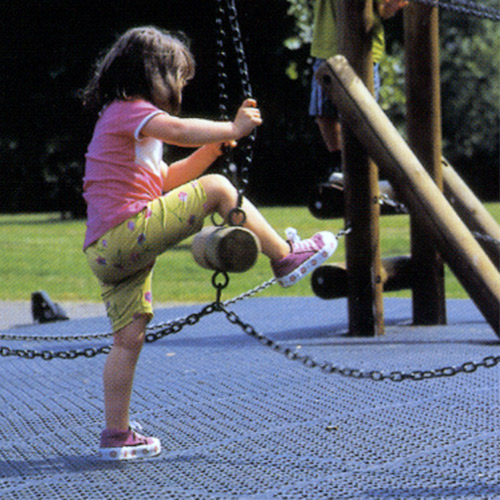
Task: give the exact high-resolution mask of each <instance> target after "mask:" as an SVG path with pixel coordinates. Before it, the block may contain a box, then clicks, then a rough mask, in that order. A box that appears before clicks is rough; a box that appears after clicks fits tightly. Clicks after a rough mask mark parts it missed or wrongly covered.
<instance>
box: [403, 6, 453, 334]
mask: <svg viewBox="0 0 500 500" xmlns="http://www.w3.org/2000/svg"><path fill="white" fill-rule="evenodd" d="M438 10H439V9H438V8H437V7H433V6H428V5H422V4H417V3H415V2H411V3H410V4H409V5H408V6H407V7H406V9H405V10H404V40H405V61H406V75H405V83H406V85H405V88H406V110H407V129H408V144H409V146H410V148H411V149H412V151H413V152H414V153H415V155H416V156H417V158H418V159H419V160H420V162H421V163H422V165H423V166H424V168H425V169H426V171H427V172H428V173H429V175H430V176H431V177H432V179H433V180H434V182H435V183H436V185H437V186H438V187H439V189H441V190H442V189H443V173H442V168H441V155H442V153H441V90H440V75H439V18H438ZM410 228H411V254H412V259H413V261H414V263H415V267H416V268H418V270H419V273H418V276H419V278H418V279H416V280H415V282H414V283H413V300H412V304H413V322H414V324H417V325H435V324H446V300H445V286H444V265H443V261H442V259H441V256H440V255H439V253H438V252H437V249H436V247H435V245H434V242H433V241H432V240H429V238H428V235H427V234H426V232H425V230H424V229H423V228H422V227H421V226H420V225H419V224H418V222H417V221H416V220H415V218H414V217H411V218H410Z"/></svg>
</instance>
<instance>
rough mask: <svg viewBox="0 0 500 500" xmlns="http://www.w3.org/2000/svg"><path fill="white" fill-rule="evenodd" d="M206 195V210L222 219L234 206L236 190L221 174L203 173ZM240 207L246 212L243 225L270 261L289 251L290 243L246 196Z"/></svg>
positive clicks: (278, 258) (201, 181) (236, 195)
mask: <svg viewBox="0 0 500 500" xmlns="http://www.w3.org/2000/svg"><path fill="white" fill-rule="evenodd" d="M199 182H200V183H201V184H202V186H203V189H204V190H205V193H206V195H207V211H208V212H209V213H212V212H217V213H218V214H219V215H221V217H223V218H224V219H226V218H227V215H228V214H229V212H230V211H231V209H233V208H235V207H236V202H237V199H238V192H237V191H236V189H235V187H234V186H233V185H232V184H231V183H230V182H229V181H228V180H227V179H226V178H225V177H223V176H222V175H216V174H212V175H205V176H203V177H201V178H200V179H199ZM241 208H242V209H243V211H244V212H245V214H246V218H247V219H246V223H245V224H244V226H245V227H246V228H248V229H250V230H251V231H252V232H253V233H254V234H255V235H256V236H257V238H259V240H260V244H261V246H262V252H263V253H264V255H266V256H267V257H269V258H270V259H271V260H272V261H276V260H280V259H282V258H283V257H286V256H287V255H288V254H289V253H290V245H289V244H288V243H287V242H286V241H285V240H284V239H283V238H281V237H280V236H279V235H278V233H277V232H276V231H275V230H274V229H273V228H272V227H271V225H270V224H269V223H268V222H267V221H266V219H265V218H264V217H263V216H262V214H261V213H260V212H259V211H258V210H257V208H255V206H254V205H253V204H252V203H251V202H250V201H248V200H247V199H246V198H244V199H243V203H242V206H241Z"/></svg>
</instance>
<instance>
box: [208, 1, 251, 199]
mask: <svg viewBox="0 0 500 500" xmlns="http://www.w3.org/2000/svg"><path fill="white" fill-rule="evenodd" d="M216 3H217V9H216V18H215V23H216V28H217V33H216V46H217V76H218V89H219V114H220V117H221V118H222V119H223V120H229V115H228V107H229V96H228V92H227V87H228V85H229V77H228V74H227V73H226V71H225V69H226V68H227V59H228V54H227V52H226V51H225V50H224V47H225V38H226V37H227V33H226V31H225V30H224V19H225V20H226V24H227V25H228V29H229V32H230V35H231V40H232V44H233V49H234V52H235V56H236V62H237V67H238V72H239V80H240V84H241V93H242V95H243V98H250V97H252V86H251V84H250V78H249V72H248V66H247V62H246V57H245V50H244V47H243V41H242V36H241V30H240V26H239V22H238V14H237V11H236V6H235V3H234V0H217V1H216ZM256 135H257V131H256V129H254V130H253V131H252V132H251V134H250V135H248V136H247V137H246V138H244V139H242V140H240V153H241V155H242V158H241V161H239V162H238V161H234V155H235V151H234V150H232V149H231V148H229V149H230V151H226V155H225V159H224V162H225V167H224V170H225V173H226V175H228V176H231V177H232V181H233V184H234V185H235V186H236V188H237V190H238V201H237V207H241V204H242V202H243V196H244V193H245V189H246V188H247V187H248V184H249V180H248V175H249V171H250V165H251V164H252V160H253V146H254V143H255V139H256Z"/></svg>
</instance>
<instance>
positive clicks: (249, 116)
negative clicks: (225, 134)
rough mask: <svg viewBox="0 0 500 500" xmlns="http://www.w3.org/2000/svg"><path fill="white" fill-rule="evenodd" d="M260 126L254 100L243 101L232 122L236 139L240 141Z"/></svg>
mask: <svg viewBox="0 0 500 500" xmlns="http://www.w3.org/2000/svg"><path fill="white" fill-rule="evenodd" d="M261 124H262V117H261V115H260V109H259V108H257V101H255V99H245V100H244V101H243V104H242V105H241V106H240V109H238V112H237V113H236V117H235V119H234V121H233V129H234V134H235V136H236V139H241V138H242V137H245V136H247V135H248V134H250V133H251V132H252V130H253V129H254V128H255V127H258V126H259V125H261Z"/></svg>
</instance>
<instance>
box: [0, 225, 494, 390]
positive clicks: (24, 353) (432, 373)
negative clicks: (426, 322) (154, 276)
mask: <svg viewBox="0 0 500 500" xmlns="http://www.w3.org/2000/svg"><path fill="white" fill-rule="evenodd" d="M350 231H351V229H350V228H346V229H343V230H341V231H339V233H338V234H337V238H339V237H342V236H344V235H346V234H349V233H350ZM212 281H213V286H214V287H215V289H216V292H217V300H216V301H215V302H213V303H211V304H208V305H207V306H205V307H203V308H202V309H201V311H199V312H198V313H192V314H189V315H187V316H185V317H182V318H178V319H175V320H172V321H169V322H166V323H159V324H157V325H153V326H151V327H149V328H148V329H147V333H146V342H148V343H152V342H156V341H157V340H159V339H161V338H163V337H166V336H168V335H173V334H175V333H179V332H180V331H181V330H182V329H183V328H184V327H185V326H190V325H196V324H197V323H198V322H199V321H200V320H201V319H202V318H204V317H205V316H209V315H211V314H213V313H215V312H222V313H224V314H225V316H226V318H227V320H228V321H229V322H230V323H232V324H234V325H237V326H239V327H240V328H241V329H242V330H243V332H244V333H246V334H247V335H249V336H250V337H252V338H254V339H255V340H257V341H258V342H259V343H261V344H263V345H265V346H267V347H269V348H270V349H272V350H273V351H275V352H278V353H280V354H283V355H284V356H285V357H286V358H288V359H289V360H292V361H298V362H300V363H302V364H303V365H304V366H306V367H308V368H318V369H320V370H321V371H322V372H324V373H327V374H336V375H341V376H343V377H350V378H354V379H368V380H372V381H374V382H382V381H391V382H402V381H405V380H412V381H419V380H429V379H434V378H439V377H452V376H454V375H458V374H459V373H473V372H475V371H476V370H477V369H478V368H493V367H495V366H497V365H498V364H499V363H500V356H487V357H485V358H484V359H483V360H482V361H467V362H465V363H463V364H462V365H460V366H446V367H443V368H437V369H433V370H413V371H411V372H402V371H392V372H390V373H384V372H381V371H377V370H371V371H363V370H360V369H357V368H348V367H339V366H335V365H333V364H332V363H330V362H327V361H321V362H320V361H316V360H315V359H314V358H312V357H311V356H309V355H307V354H301V353H298V352H297V351H296V350H293V349H292V348H290V347H285V346H282V345H280V344H278V343H277V342H275V341H274V340H272V339H270V338H268V337H266V336H265V335H262V334H260V333H258V332H257V331H256V330H255V328H254V327H253V326H252V325H250V324H249V323H245V322H244V321H243V320H242V319H241V318H240V317H239V316H238V315H237V314H236V313H235V312H232V311H229V310H228V309H227V306H228V305H230V304H235V303H237V302H239V301H241V300H243V299H245V298H248V297H251V296H253V295H255V294H257V293H259V292H261V291H263V290H265V289H266V288H269V287H270V286H271V285H273V284H274V283H276V280H275V279H274V278H273V279H271V280H268V281H266V282H264V283H263V284H262V285H259V286H258V287H256V288H253V289H252V290H249V291H248V292H245V293H243V294H241V295H238V296H237V297H234V298H233V299H230V300H227V301H225V302H221V301H220V296H221V293H222V291H223V290H224V289H225V288H226V287H227V286H228V284H229V279H227V278H226V277H224V281H222V282H217V279H215V278H214V279H213V280H212ZM110 335H112V334H96V335H81V336H71V337H62V336H58V337H55V336H51V337H28V336H16V335H12V336H8V335H2V336H1V337H0V338H2V339H4V340H5V339H9V340H54V341H55V340H77V339H85V340H92V339H96V338H104V337H108V336H110ZM110 349H111V346H110V345H106V346H102V347H98V348H94V347H91V348H86V349H74V350H68V351H56V352H54V351H51V350H44V351H35V350H33V349H10V348H9V347H1V346H0V356H4V357H7V356H18V357H20V358H24V359H34V358H38V357H39V358H41V359H43V360H46V361H49V360H52V359H75V358H78V357H81V356H84V357H87V358H92V357H94V356H97V355H98V354H107V353H109V351H110Z"/></svg>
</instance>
